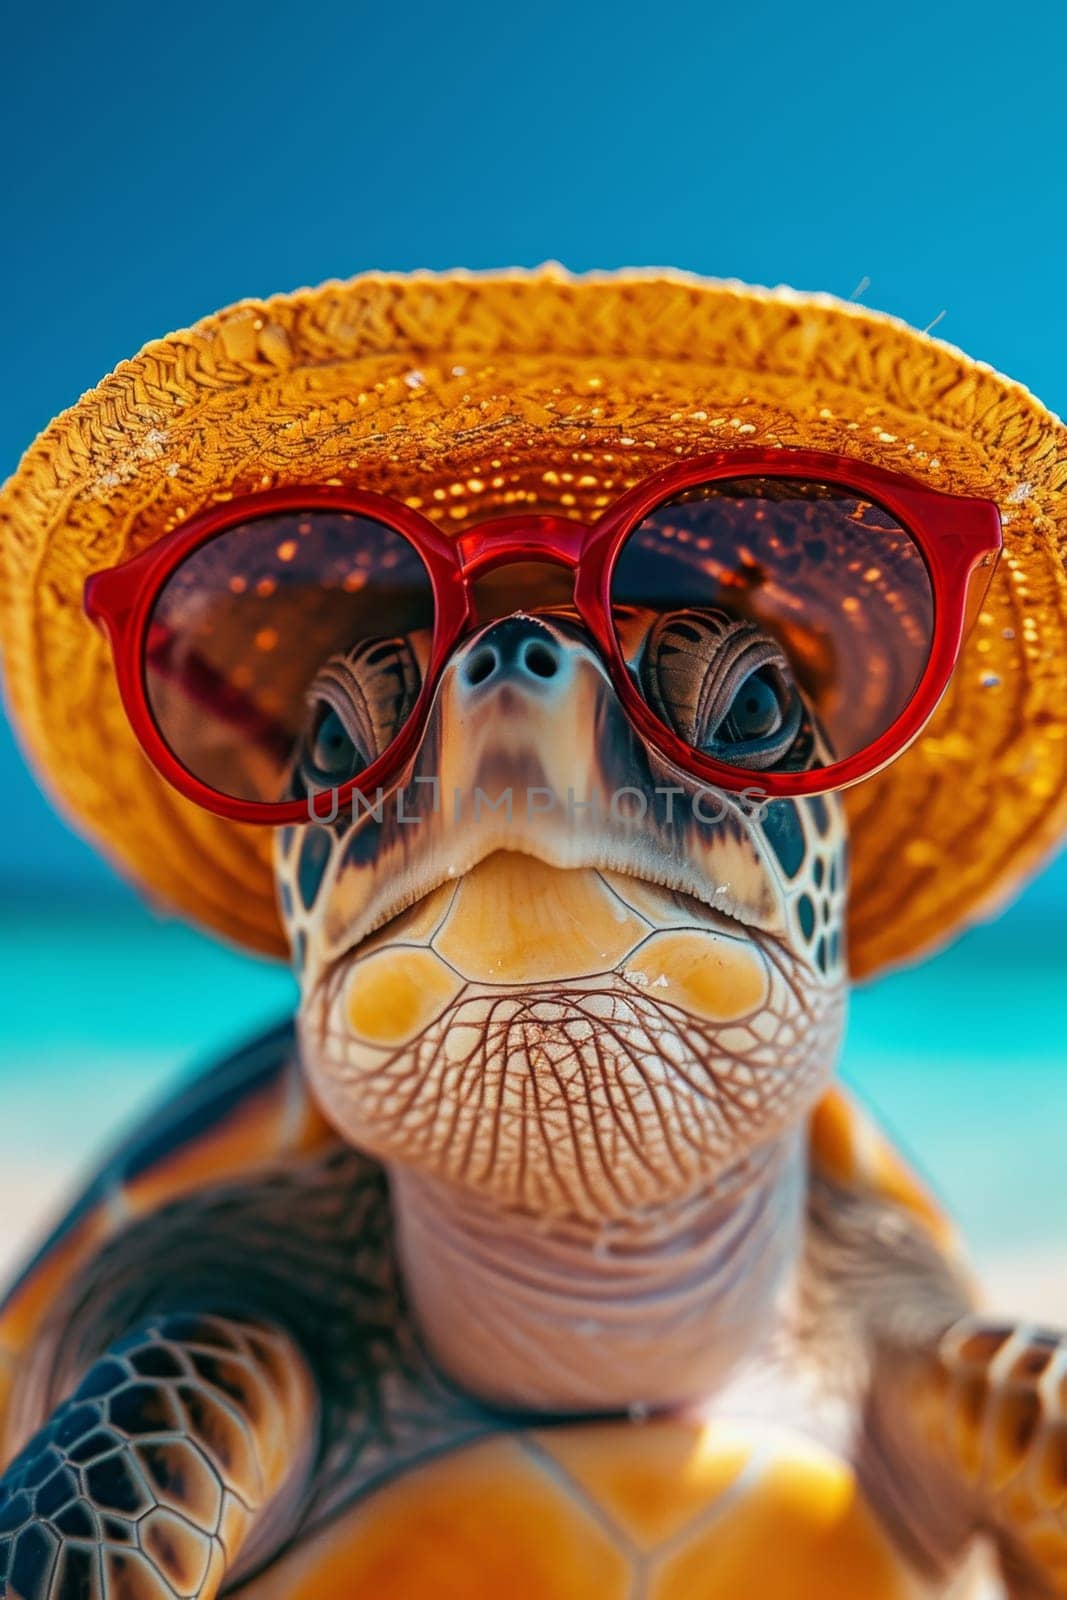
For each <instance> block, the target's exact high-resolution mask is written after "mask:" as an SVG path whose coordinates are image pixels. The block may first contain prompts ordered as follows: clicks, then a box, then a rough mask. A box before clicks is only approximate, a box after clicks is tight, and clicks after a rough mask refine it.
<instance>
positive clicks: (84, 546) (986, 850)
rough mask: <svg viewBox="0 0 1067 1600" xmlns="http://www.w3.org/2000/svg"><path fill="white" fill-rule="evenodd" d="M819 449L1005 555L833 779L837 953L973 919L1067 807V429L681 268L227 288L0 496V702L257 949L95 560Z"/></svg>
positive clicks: (154, 348)
mask: <svg viewBox="0 0 1067 1600" xmlns="http://www.w3.org/2000/svg"><path fill="white" fill-rule="evenodd" d="M746 444H748V445H763V446H766V445H774V444H782V445H792V446H800V447H804V448H809V449H822V450H833V451H838V452H842V453H845V454H849V455H855V456H856V457H858V458H861V459H863V460H865V461H868V462H872V463H874V464H876V465H879V466H883V467H887V468H889V469H891V470H895V471H901V472H907V473H910V474H912V475H913V476H914V477H916V478H918V479H920V480H921V481H924V482H926V483H929V484H931V485H933V486H935V487H938V488H941V489H946V490H949V491H955V492H958V493H962V494H969V495H980V496H984V497H988V498H991V499H993V500H995V501H996V502H997V504H998V505H999V507H1000V509H1001V514H1002V517H1003V519H1004V532H1005V555H1004V558H1003V559H1002V561H1001V563H1000V566H999V568H998V570H997V573H996V575H995V577H994V580H993V584H992V586H991V589H990V593H989V596H988V600H987V602H986V605H985V608H984V610H983V612H982V615H981V617H980V619H979V622H978V625H977V627H976V629H975V631H974V633H973V634H972V636H971V638H970V640H969V641H968V644H967V646H966V649H965V654H964V657H963V659H962V661H961V663H960V666H959V669H958V671H957V674H956V678H955V680H954V682H953V685H952V686H951V688H950V690H949V693H948V695H947V696H946V699H945V701H944V702H943V703H942V705H941V707H940V708H939V710H938V712H937V714H936V716H935V717H934V719H933V721H932V722H931V723H930V725H929V727H928V728H927V730H926V732H925V733H924V734H923V736H922V737H921V738H920V739H919V740H918V741H917V742H916V744H915V745H914V746H913V747H912V748H911V749H910V750H909V751H908V752H907V753H906V754H905V755H904V756H903V757H902V758H900V759H899V760H898V761H897V762H896V763H895V764H894V765H893V766H892V767H891V768H889V769H888V771H886V772H885V773H882V774H881V775H879V776H878V777H877V778H874V779H871V780H868V781H867V782H866V783H864V784H861V785H860V786H859V787H857V788H856V789H853V790H852V791H851V792H850V794H849V801H848V804H849V814H850V819H851V828H852V880H853V888H852V896H851V923H850V941H851V960H852V967H853V971H854V972H855V974H856V975H857V976H863V975H866V974H869V973H872V972H875V971H877V970H879V969H880V968H883V967H885V966H886V965H888V964H891V963H894V962H900V961H903V960H907V959H911V958H914V957H916V956H918V955H920V954H922V953H923V952H924V951H926V950H928V949H930V948H931V947H933V946H935V945H936V944H937V943H939V942H940V941H942V940H944V939H945V938H947V937H949V936H950V935H951V934H953V933H954V932H956V931H958V930H959V929H960V928H962V927H964V926H965V925H966V924H967V923H968V922H970V921H972V920H974V919H975V918H976V917H978V916H980V915H983V914H986V913H987V912H989V911H990V910H992V909H993V908H994V907H995V906H996V905H997V904H998V903H999V901H1000V900H1001V899H1002V898H1004V897H1005V896H1007V895H1009V894H1010V893H1011V892H1012V891H1013V890H1014V889H1016V888H1017V887H1018V886H1019V885H1020V884H1021V882H1022V881H1023V880H1024V879H1025V878H1026V876H1027V875H1028V874H1029V873H1031V872H1032V871H1034V870H1035V869H1036V867H1037V866H1038V865H1039V864H1040V862H1041V861H1042V860H1043V858H1044V857H1045V855H1046V854H1047V853H1048V852H1049V851H1050V850H1051V849H1052V848H1053V847H1054V846H1055V844H1056V843H1057V842H1058V841H1059V839H1060V837H1061V835H1062V833H1063V831H1064V826H1065V823H1067V798H1065V790H1067V784H1065V778H1067V771H1065V763H1067V754H1065V732H1067V719H1065V715H1064V707H1065V706H1067V630H1065V597H1067V583H1065V577H1064V557H1065V545H1067V508H1065V504H1064V490H1065V488H1067V431H1065V429H1064V427H1063V425H1062V424H1061V423H1059V422H1058V421H1057V420H1056V419H1055V418H1054V417H1052V416H1051V415H1050V413H1049V412H1047V411H1046V410H1045V409H1044V408H1043V407H1042V406H1041V405H1040V404H1039V403H1038V402H1037V401H1036V400H1035V399H1034V398H1033V397H1032V396H1031V395H1030V394H1028V393H1027V392H1026V391H1025V390H1024V389H1022V388H1021V387H1020V386H1019V385H1017V384H1014V383H1012V382H1010V381H1009V380H1008V379H1006V378H1003V377H1001V376H999V375H998V374H996V373H994V372H992V371H991V370H990V369H988V368H987V367H985V366H982V365H980V364H979V363H976V362H973V361H971V360H969V359H968V358H967V357H965V356H963V355H962V354H961V353H960V352H959V351H957V350H954V349H952V348H951V347H950V346H948V345H946V344H944V343H942V342H940V341H938V340H935V339H932V338H929V337H926V336H924V335H921V334H918V333H916V332H914V331H913V330H911V329H909V328H907V327H906V326H905V325H904V324H902V323H899V322H896V321H894V320H892V319H890V318H887V317H882V316H879V315H877V314H874V313H871V312H868V311H866V310H862V309H860V308H858V307H856V306H852V305H843V304H841V303H839V302H836V301H834V300H831V299H829V298H828V297H825V296H802V295H797V294H793V293H791V292H790V291H785V290H779V291H774V292H768V291H765V290H752V289H747V288H744V287H743V286H740V285H737V284H728V283H715V282H707V281H702V280H699V279H696V278H692V277H688V276H685V275H682V274H668V273H662V272H660V273H622V274H618V275H598V276H592V277H587V278H569V277H568V276H567V275H566V274H564V273H562V272H561V270H560V269H557V268H552V269H544V270H542V271H540V272H535V273H525V272H522V273H507V274H497V275H489V276H485V277H478V276H474V275H471V274H467V273H455V274H445V275H441V276H434V275H431V274H425V273H423V274H414V275H412V276H410V277H387V276H382V275H378V274H374V275H369V276H366V277H362V278H356V279H353V280H352V281H351V282H349V283H329V284H326V285H324V286H323V287H322V288H319V289H314V290H303V291H300V292H299V293H297V294H293V295H286V296H280V297H278V298H276V299H272V300H269V301H265V302H262V303H252V302H245V303H242V304H240V305H238V306H234V307H231V308H229V309H228V310H226V311H222V312H219V313H218V314H217V315H215V316H212V317H209V318H207V319H205V320H204V321H203V322H201V323H199V324H197V326H196V327H194V328H192V329H190V330H188V331H187V332H184V333H178V334H174V335H172V336H171V337H170V338H168V339H163V340H160V341H158V342H157V343H155V344H151V345H149V346H147V347H146V348H145V349H144V350H143V351H142V352H141V353H140V354H139V355H138V356H136V357H135V358H134V359H133V360H132V361H127V362H124V363H123V364H122V365H121V366H120V367H118V368H117V369H116V371H115V372H114V373H113V374H112V375H111V376H110V377H109V378H106V379H105V380H104V382H103V383H102V384H101V385H100V386H99V387H98V388H97V389H95V390H93V391H92V392H91V393H90V394H88V395H86V396H85V397H84V398H83V399H82V400H80V401H79V402H78V404H77V405H75V406H73V407H72V408H71V409H70V410H69V411H67V412H65V413H64V414H63V415H62V416H60V417H59V418H57V420H56V421H55V422H54V423H53V424H52V425H51V426H50V427H49V428H48V429H46V430H45V432H44V433H43V434H42V435H41V437H40V438H39V439H38V440H37V441H36V443H35V444H33V445H32V446H31V447H30V449H29V450H28V451H27V453H26V456H25V457H24V459H23V461H22V463H21V465H20V466H19V468H18V470H17V472H16V473H15V475H14V476H13V477H12V478H11V479H10V480H9V482H8V484H7V485H6V487H5V488H4V490H3V492H2V495H0V524H2V538H3V549H2V566H0V623H2V638H3V652H4V656H3V661H4V674H5V679H6V688H7V693H8V697H9V700H10V705H11V711H12V715H13V719H14V721H15V723H16V726H17V728H18V730H19V733H20V735H21V737H22V739H23V741H24V743H25V746H26V748H27V750H28V753H29V755H30V758H31V760H32V761H33V763H34V765H35V766H36V768H37V770H38V771H39V773H40V774H41V776H42V779H43V781H44V782H45V784H46V785H47V787H48V789H49V791H50V792H51V793H52V794H53V795H54V796H55V798H56V800H57V802H58V804H59V805H60V806H61V807H62V809H63V810H64V811H65V813H66V814H67V815H68V816H69V817H71V819H72V820H73V821H74V823H75V824H76V826H78V827H79V828H80V829H81V830H82V831H83V832H85V833H86V834H87V835H88V836H89V837H90V838H91V839H93V840H94V841H96V842H97V843H98V844H99V845H100V846H101V847H102V848H103V849H104V850H105V851H106V853H107V854H108V855H109V856H110V857H111V858H112V859H114V860H115V861H116V863H117V864H118V865H119V866H120V867H121V868H122V869H123V870H124V871H125V872H126V873H127V874H128V875H129V876H130V877H131V878H133V879H134V881H136V882H137V883H138V884H139V885H140V886H141V887H142V888H143V889H144V890H145V891H146V892H147V893H148V894H150V895H151V896H152V897H154V898H155V899H156V900H158V901H160V902H162V903H163V904H165V905H168V906H171V907H173V908H174V909H176V910H178V911H180V912H182V913H184V914H186V915H188V916H189V917H191V918H193V919H194V920H195V921H198V922H200V923H202V924H204V925H206V926H207V927H209V928H211V929H213V930H215V931H216V932H218V933H220V934H222V935H223V936H225V937H226V938H229V939H232V940H234V941H236V942H237V943H239V944H243V945H247V946H250V947H252V948H255V949H259V950H266V951H271V952H274V953H281V952H282V950H283V942H282V932H281V926H280V923H279V920H278V916H277V911H276V908H275V902H274V890H273V883H272V876H271V870H270V860H269V857H270V840H269V830H267V829H261V828H253V827H247V826H243V825H241V824H237V823H232V822H228V821H225V820H223V819H221V818H217V817H214V816H211V815H209V814H208V813H206V812H203V811H201V810H200V809H199V808H198V807H196V806H194V805H193V804H191V803H190V802H188V801H186V800H184V799H183V798H182V797H181V796H180V795H178V794H177V793H176V792H175V791H174V790H172V789H171V788H170V787H169V786H168V785H167V784H166V783H165V782H164V781H163V779H162V778H160V777H159V776H158V775H157V774H156V773H155V771H154V770H153V769H152V768H151V766H150V765H149V763H148V762H147V760H146V759H145V757H144V756H143V755H142V754H141V751H140V748H139V746H138V744H137V742H136V740H135V738H134V736H133V733H132V732H131V731H130V729H129V727H128V724H127V722H126V718H125V714H124V712H123V710H122V707H121V705H120V702H119V698H118V691H117V687H116V684H115V679H114V673H113V669H112V665H111V661H110V654H109V651H108V648H107V646H106V644H105V642H104V640H103V638H102V637H101V636H100V635H99V634H98V633H97V632H96V631H95V630H94V629H93V628H92V627H91V625H90V624H89V623H88V622H87V621H86V620H85V618H84V616H83V614H82V611H81V591H82V586H83V583H84V580H85V578H86V577H87V576H88V575H89V574H90V573H91V572H93V571H96V570H98V569H100V568H102V567H107V566H110V565H113V564H114V563H116V562H118V561H121V560H123V559H124V558H125V557H126V556H128V555H132V554H134V553H135V552H136V551H138V550H141V549H143V548H145V547H146V546H147V545H148V544H150V543H152V542H153V541H154V540H156V539H158V538H159V537H160V536H161V535H162V534H164V533H165V532H167V531H168V530H169V529H171V528H173V527H175V526H177V525H178V524H179V523H180V522H181V521H183V520H184V519H186V518H188V517H190V516H193V515H194V514H195V513H196V512H197V511H199V510H200V509H202V508H203V507H204V506H205V505H208V504H211V503H212V502H213V501H214V500H216V499H218V498H226V497H229V496H232V495H236V494H247V493H254V492H256V491H257V490H260V489H265V488H270V487H276V486H284V485H293V484H301V483H315V484H318V483H322V482H337V483H342V484H359V485H361V486H363V487H366V488H371V489H383V490H386V491H387V492H389V493H391V494H394V495H399V496H400V497H402V498H407V499H408V500H409V501H410V502H411V503H413V504H418V505H420V506H421V507H422V509H423V510H425V511H427V512H428V513H429V514H430V515H432V516H434V517H435V518H437V519H438V520H440V521H441V522H442V524H443V525H445V526H451V527H454V528H456V529H457V530H458V529H459V528H461V527H462V526H463V523H464V522H465V521H466V519H467V518H469V517H470V516H472V515H474V514H475V513H485V512H488V511H490V510H493V509H496V508H507V507H509V506H510V507H514V508H519V507H531V506H532V507H541V508H544V509H546V510H561V511H564V512H569V513H572V514H574V515H589V514H591V513H593V512H595V511H596V510H597V509H598V508H599V507H601V506H602V505H604V504H606V503H607V502H608V501H610V500H611V499H613V498H614V497H615V496H616V495H617V494H619V493H620V492H621V491H622V490H623V489H624V488H626V487H627V486H628V485H630V484H632V483H634V482H636V481H637V480H638V479H640V478H641V477H643V476H645V475H646V474H647V473H649V472H650V471H652V470H654V469H655V468H657V467H660V466H663V465H665V464H666V463H667V462H670V461H673V460H676V459H677V458H678V457H679V456H682V455H686V454H693V453H696V452H700V451H709V450H715V449H721V448H723V447H736V446H741V445H746Z"/></svg>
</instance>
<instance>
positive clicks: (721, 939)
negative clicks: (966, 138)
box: [625, 928, 770, 1022]
mask: <svg viewBox="0 0 1067 1600" xmlns="http://www.w3.org/2000/svg"><path fill="white" fill-rule="evenodd" d="M625 976H626V977H627V978H628V979H629V981H630V982H631V983H633V984H636V985H637V986H638V987H639V988H641V989H651V990H653V991H654V992H655V993H656V994H657V995H658V997H659V998H660V999H661V1000H662V1001H663V1002H664V1003H665V1004H667V1005H676V1006H679V1007H680V1008H681V1009H682V1010H683V1011H687V1012H688V1013H689V1014H690V1016H695V1017H703V1018H705V1019H706V1020H707V1021H709V1022H736V1021H738V1020H739V1019H740V1018H741V1017H747V1016H750V1015H751V1014H752V1012H753V1011H756V1010H758V1008H759V1007H760V1006H761V1005H763V1003H764V1001H765V1000H766V998H767V994H768V991H769V988H770V978H769V975H768V972H767V963H766V960H765V958H764V956H763V954H762V952H761V950H760V949H759V947H758V945H756V944H752V943H748V942H747V941H745V940H742V939H734V938H731V937H730V936H729V935H728V934H721V933H716V932H714V931H713V930H710V929H709V930H706V931H705V930H702V929H697V928H679V929H673V930H671V929H667V930H664V931H663V932H662V933H654V934H653V935H652V937H651V938H650V939H647V940H646V941H645V943H644V944H643V945H642V946H641V948H640V949H639V950H638V951H636V952H635V954H634V956H633V958H632V960H631V961H630V962H629V964H628V966H627V968H626V972H625Z"/></svg>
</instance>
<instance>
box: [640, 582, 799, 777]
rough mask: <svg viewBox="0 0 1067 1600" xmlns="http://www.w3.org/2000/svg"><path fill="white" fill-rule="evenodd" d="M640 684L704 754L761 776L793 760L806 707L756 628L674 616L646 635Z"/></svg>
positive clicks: (721, 617)
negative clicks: (747, 768)
mask: <svg viewBox="0 0 1067 1600" xmlns="http://www.w3.org/2000/svg"><path fill="white" fill-rule="evenodd" d="M641 679H642V683H643V687H644V690H645V693H646V694H647V696H648V699H649V701H650V703H651V704H652V706H653V708H654V709H655V711H656V712H657V714H658V715H659V716H660V717H661V718H662V719H663V721H664V722H666V723H667V724H668V725H669V726H670V727H672V728H673V729H674V731H675V732H676V733H677V734H679V735H680V737H681V738H683V739H684V740H685V741H686V743H687V744H688V745H691V746H692V747H693V749H695V750H699V751H701V752H702V753H703V754H705V755H709V756H712V757H714V758H715V759H716V760H719V761H724V762H727V763H728V764H729V765H730V766H734V767H750V768H752V769H753V770H757V771H760V770H766V769H768V768H770V767H776V766H779V765H781V764H783V763H785V762H786V761H789V760H791V758H793V757H795V756H796V753H797V752H796V750H795V748H794V747H795V746H796V745H797V743H798V736H799V735H800V733H801V730H802V728H803V726H804V724H805V708H804V703H803V701H802V699H801V696H800V691H799V690H798V688H797V685H796V682H795V680H794V678H793V674H792V670H791V668H790V664H789V661H788V658H787V657H786V655H785V652H784V651H783V649H782V647H781V645H780V644H779V642H778V641H777V640H776V639H774V638H772V637H771V636H770V635H769V634H766V633H764V632H763V630H762V629H761V628H760V627H759V626H758V625H757V624H756V623H753V622H748V621H737V620H736V619H734V618H732V617H728V616H727V615H726V614H725V613H724V612H721V611H712V610H706V611H705V610H687V611H675V612H670V613H668V614H667V615H665V616H662V617H660V618H659V619H658V620H657V621H656V623H655V624H654V625H653V627H652V628H651V629H650V630H649V633H648V636H647V639H646V643H645V649H644V652H643V659H642V662H641Z"/></svg>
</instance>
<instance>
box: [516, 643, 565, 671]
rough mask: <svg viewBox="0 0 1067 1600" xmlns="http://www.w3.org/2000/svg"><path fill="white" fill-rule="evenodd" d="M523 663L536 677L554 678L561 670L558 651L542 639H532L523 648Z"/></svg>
mask: <svg viewBox="0 0 1067 1600" xmlns="http://www.w3.org/2000/svg"><path fill="white" fill-rule="evenodd" d="M522 664H523V666H524V667H525V668H526V670H527V672H532V673H533V675H534V677H535V678H554V677H555V676H556V673H557V672H558V671H559V659H558V657H557V655H556V652H555V651H554V650H552V649H550V648H549V646H548V645H547V644H544V643H542V641H541V640H540V639H532V640H531V641H530V643H529V644H528V645H527V646H526V648H525V649H524V650H523V652H522Z"/></svg>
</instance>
